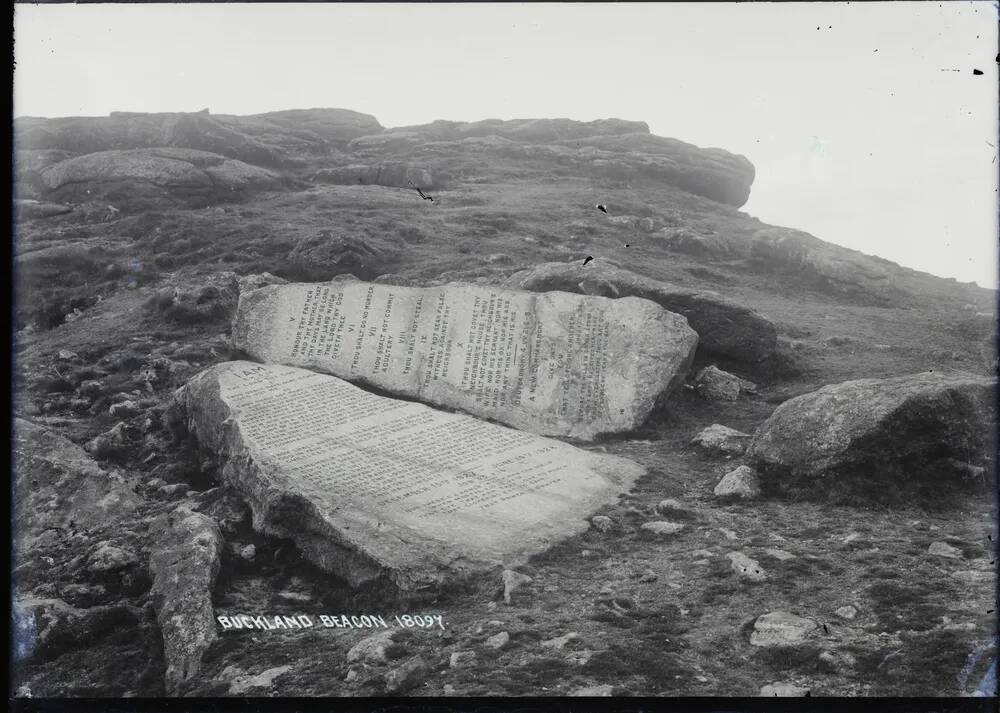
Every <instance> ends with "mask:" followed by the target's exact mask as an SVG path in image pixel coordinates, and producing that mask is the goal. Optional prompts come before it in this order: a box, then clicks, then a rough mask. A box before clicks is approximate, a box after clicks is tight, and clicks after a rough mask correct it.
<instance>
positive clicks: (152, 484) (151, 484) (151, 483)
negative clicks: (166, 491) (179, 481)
mask: <svg viewBox="0 0 1000 713" xmlns="http://www.w3.org/2000/svg"><path fill="white" fill-rule="evenodd" d="M166 484H167V481H165V480H164V479H163V478H150V479H149V480H147V481H146V487H147V488H151V489H153V490H157V489H159V488H162V487H163V486H164V485H166Z"/></svg>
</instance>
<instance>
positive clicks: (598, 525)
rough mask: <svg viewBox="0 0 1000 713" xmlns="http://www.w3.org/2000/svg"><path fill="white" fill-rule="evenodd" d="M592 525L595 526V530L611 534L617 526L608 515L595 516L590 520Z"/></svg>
mask: <svg viewBox="0 0 1000 713" xmlns="http://www.w3.org/2000/svg"><path fill="white" fill-rule="evenodd" d="M590 524H591V525H593V527H594V529H595V530H599V531H600V532H610V531H611V530H612V529H613V528H614V526H615V521H614V520H612V519H611V518H610V517H608V516H607V515H594V517H592V518H590Z"/></svg>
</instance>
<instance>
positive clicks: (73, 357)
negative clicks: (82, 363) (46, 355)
mask: <svg viewBox="0 0 1000 713" xmlns="http://www.w3.org/2000/svg"><path fill="white" fill-rule="evenodd" d="M56 356H57V357H58V358H59V361H78V360H79V359H80V355H79V354H77V353H76V352H71V351H69V350H68V349H60V350H59V353H58V354H57V355H56Z"/></svg>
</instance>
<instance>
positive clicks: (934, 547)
mask: <svg viewBox="0 0 1000 713" xmlns="http://www.w3.org/2000/svg"><path fill="white" fill-rule="evenodd" d="M927 554H929V555H934V556H935V557H947V558H949V559H958V560H960V559H962V550H960V549H958V548H957V547H952V546H951V545H949V544H948V543H947V542H932V543H931V546H930V547H928V548H927Z"/></svg>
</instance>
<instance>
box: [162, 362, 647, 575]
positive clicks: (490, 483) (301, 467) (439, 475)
mask: <svg viewBox="0 0 1000 713" xmlns="http://www.w3.org/2000/svg"><path fill="white" fill-rule="evenodd" d="M171 411H172V413H173V414H175V416H172V417H171V418H176V419H177V420H179V421H181V422H183V423H184V424H185V426H186V428H187V430H188V431H189V432H190V433H191V434H192V435H194V436H195V437H196V438H197V439H198V441H200V443H201V444H202V445H203V446H204V447H205V448H208V449H209V450H210V451H212V452H214V453H216V454H218V456H219V458H220V459H221V461H222V463H223V464H224V465H223V467H222V476H223V478H224V479H225V481H226V482H227V483H228V484H229V485H231V486H232V487H233V488H234V489H236V490H238V491H239V492H240V493H241V494H242V495H243V496H244V497H245V498H246V499H247V501H248V502H249V504H250V507H251V509H252V512H253V526H254V528H255V529H257V530H258V531H262V532H264V533H267V534H270V535H273V536H277V537H286V538H290V539H292V540H294V541H295V542H296V543H297V544H298V545H299V547H300V548H301V550H302V551H303V554H304V555H305V556H306V557H308V558H309V559H311V560H312V561H313V562H314V563H316V564H317V565H319V566H320V567H322V568H324V569H327V570H328V571H332V572H334V573H335V574H337V575H339V576H341V577H342V578H344V579H345V580H347V581H348V582H349V583H350V584H351V585H352V586H355V587H361V586H363V585H371V586H373V587H376V588H382V589H385V588H386V587H387V586H388V587H389V588H393V587H394V588H395V589H396V590H398V591H399V592H402V593H406V592H418V591H433V590H436V589H438V588H439V587H441V586H442V585H443V584H445V583H446V582H449V581H456V580H460V579H463V578H469V577H473V576H476V575H479V574H486V573H487V572H492V573H494V576H495V575H497V574H499V572H500V570H501V569H503V568H508V569H509V568H512V567H515V566H517V565H518V564H519V563H523V562H524V561H526V559H527V558H528V557H530V556H531V555H532V554H536V553H538V552H541V551H543V550H545V549H546V548H548V547H549V546H551V544H552V543H554V542H556V541H558V540H559V539H561V538H564V537H569V536H571V535H574V534H578V533H580V532H583V531H585V530H586V529H587V527H588V522H587V517H589V516H590V515H591V514H592V513H593V512H594V511H595V510H598V509H599V508H600V507H602V506H604V505H606V504H608V503H611V502H614V501H615V500H616V499H617V497H618V496H619V495H620V494H621V493H622V492H625V491H627V490H628V488H629V487H630V485H631V483H632V482H634V480H635V479H636V478H638V477H639V476H640V475H642V474H643V473H644V470H643V469H642V468H641V467H640V466H638V465H636V464H635V463H632V462H631V461H627V460H625V459H622V458H617V457H613V456H607V455H604V454H601V453H591V452H588V451H584V450H580V449H578V448H575V447H573V446H571V445H569V444H566V443H562V442H560V441H553V440H550V439H547V438H541V437H538V436H534V435H531V434H528V433H524V432H521V431H514V430H511V429H508V428H504V427H501V426H497V425H493V424H489V423H485V422H483V421H480V420H477V419H474V418H470V417H468V416H464V415H461V414H455V413H444V412H441V411H435V410H432V409H430V408H427V407H426V406H423V405H422V404H418V403H413V402H408V401H396V400H393V399H389V398H386V397H383V396H376V395H374V394H371V393H368V392H366V391H362V390H361V389H359V388H357V387H355V386H352V385H351V384H349V383H347V382H346V381H342V380H340V379H337V378H335V377H332V376H327V375H325V374H318V373H315V372H311V371H306V370H303V369H296V368H292V367H286V366H277V365H259V364H254V363H251V362H225V363H222V364H219V365H216V366H214V367H211V368H210V369H207V370H206V371H204V372H202V373H201V374H199V375H197V376H196V377H194V378H193V379H192V380H191V381H189V382H188V383H187V384H186V385H185V386H184V387H182V388H181V389H180V390H178V392H177V393H176V395H175V403H174V405H173V406H172V409H171Z"/></svg>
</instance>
